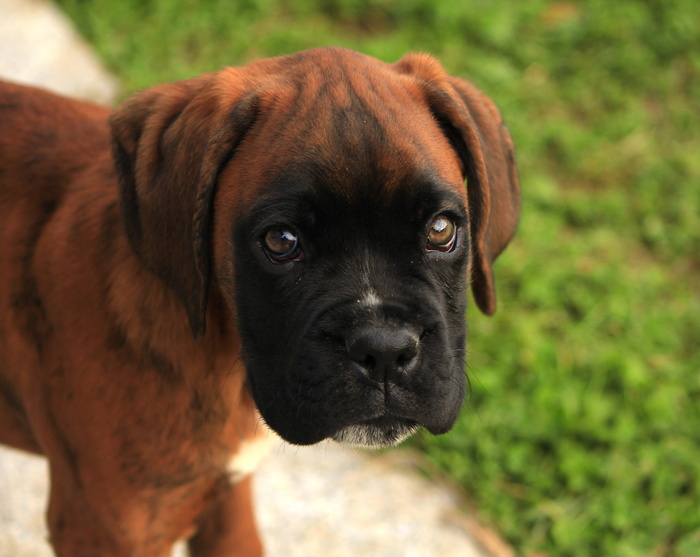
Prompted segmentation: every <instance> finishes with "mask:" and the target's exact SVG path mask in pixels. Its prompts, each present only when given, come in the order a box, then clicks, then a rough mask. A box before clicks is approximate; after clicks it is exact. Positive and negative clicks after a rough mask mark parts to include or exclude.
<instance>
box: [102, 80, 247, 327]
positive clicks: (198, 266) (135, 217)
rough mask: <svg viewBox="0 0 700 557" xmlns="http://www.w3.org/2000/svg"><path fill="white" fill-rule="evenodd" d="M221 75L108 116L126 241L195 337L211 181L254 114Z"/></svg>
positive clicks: (151, 95)
mask: <svg viewBox="0 0 700 557" xmlns="http://www.w3.org/2000/svg"><path fill="white" fill-rule="evenodd" d="M232 71H233V70H231V71H230V73H231V72H232ZM224 77H226V78H227V79H228V80H229V81H231V80H233V82H234V84H235V76H233V78H232V76H231V75H225V76H224ZM224 77H222V75H221V74H212V75H205V76H201V77H197V78H194V79H190V80H186V81H180V82H176V83H171V84H166V85H160V86H157V87H153V88H151V89H147V90H145V91H142V92H140V93H137V94H136V95H134V96H133V97H131V98H130V99H128V100H127V101H125V102H124V103H123V104H122V105H121V106H119V107H118V108H117V109H116V110H115V111H114V112H113V114H112V117H111V119H110V124H111V127H112V135H113V155H114V160H115V166H116V170H117V174H118V175H119V181H120V198H121V208H122V215H123V219H124V223H125V226H126V232H127V235H128V237H129V241H130V243H131V245H132V247H133V249H134V251H135V252H136V254H137V255H138V257H139V258H140V260H141V261H142V262H143V264H144V265H145V266H146V268H148V269H149V270H150V271H152V272H153V273H154V274H155V275H157V276H158V277H159V278H160V279H161V280H162V281H163V282H164V283H165V284H166V285H167V286H168V287H169V288H170V289H171V290H172V291H173V292H175V294H176V295H177V296H178V298H179V299H180V300H181V301H182V303H183V305H184V306H185V309H186V310H187V315H188V317H189V321H190V326H191V328H192V332H193V334H194V336H195V337H196V338H200V337H201V336H202V335H203V334H204V330H205V327H206V306H207V294H208V287H209V276H210V253H209V252H210V234H211V230H210V229H211V215H212V204H213V198H214V189H215V185H216V182H217V179H218V176H219V173H220V171H221V170H222V168H223V167H224V166H225V164H226V163H227V162H228V160H229V159H230V158H231V156H232V155H233V152H234V151H235V149H236V147H237V145H238V144H239V143H240V141H241V140H242V139H243V137H244V136H245V133H246V131H247V130H248V129H249V128H250V126H251V125H252V124H253V122H254V121H255V118H256V114H257V104H256V102H255V99H254V98H253V97H252V96H245V94H244V92H242V91H237V89H236V87H235V86H231V84H230V83H225V84H222V83H219V81H221V80H222V79H224ZM241 81H243V80H241ZM238 89H241V87H240V86H239V87H238Z"/></svg>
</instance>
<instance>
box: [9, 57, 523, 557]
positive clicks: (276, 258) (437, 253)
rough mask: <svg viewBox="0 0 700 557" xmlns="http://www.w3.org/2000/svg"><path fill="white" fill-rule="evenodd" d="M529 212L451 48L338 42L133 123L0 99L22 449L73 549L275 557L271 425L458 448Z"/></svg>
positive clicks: (146, 96) (134, 107) (143, 95)
mask: <svg viewBox="0 0 700 557" xmlns="http://www.w3.org/2000/svg"><path fill="white" fill-rule="evenodd" d="M519 205H520V190H519V184H518V178H517V174H516V167H515V160H514V154H513V146H512V142H511V138H510V135H509V133H508V131H507V129H506V128H505V126H504V125H503V122H502V120H501V117H500V115H499V113H498V111H497V109H496V108H495V107H494V105H493V104H492V102H491V101H490V100H489V99H488V98H487V97H486V96H484V95H483V94H482V93H480V92H479V91H478V90H477V89H476V88H474V86H473V85H471V84H470V83H468V82H466V81H463V80H461V79H458V78H453V77H450V76H449V75H447V74H446V73H445V71H444V70H443V69H442V68H441V66H440V64H439V63H438V62H437V61H436V60H435V59H433V58H431V57H430V56H428V55H416V54H409V55H407V56H406V57H404V58H403V59H402V60H400V61H399V62H397V63H395V64H385V63H383V62H380V61H378V60H375V59H373V58H370V57H367V56H363V55H361V54H358V53H355V52H352V51H349V50H343V49H338V48H323V49H315V50H310V51H307V52H302V53H299V54H295V55H292V56H286V57H282V58H273V59H269V60H262V61H259V62H255V63H252V64H249V65H247V66H243V67H239V68H225V69H223V70H221V71H220V72H218V73H214V74H209V75H203V76H200V77H196V78H194V79H190V80H186V81H181V82H177V83H172V84H166V85H159V86H156V87H154V88H151V89H147V90H145V91H142V92H140V93H137V94H136V95H135V96H133V97H132V98H131V99H129V100H127V101H126V102H125V103H123V104H122V105H121V106H120V107H119V108H117V109H116V110H115V111H113V112H112V113H111V114H110V111H109V110H107V109H105V108H101V107H98V106H94V105H92V104H88V103H84V102H79V101H74V100H69V99H65V98H62V97H58V96H56V95H53V94H50V93H47V92H44V91H40V90H37V89H32V88H27V87H22V86H19V85H12V84H9V83H5V84H2V85H0V440H1V441H3V442H5V443H8V444H10V445H12V446H15V447H19V448H21V449H25V450H28V451H32V452H35V453H40V454H44V455H46V456H47V457H48V459H49V465H50V479H51V493H50V503H49V509H48V521H49V530H50V534H51V543H52V544H53V547H54V549H55V552H56V554H57V555H59V556H61V557H81V556H95V555H99V556H101V557H117V556H119V557H122V556H123V557H126V556H130V557H146V556H148V557H154V556H165V555H169V552H170V550H171V546H172V544H173V543H174V542H175V541H177V540H179V539H183V538H189V544H190V549H191V552H192V554H193V555H195V556H224V555H226V556H232V555H236V556H254V555H260V554H261V551H262V550H261V543H260V540H259V537H258V534H257V533H256V527H255V521H254V517H253V514H252V510H251V494H250V476H249V472H250V471H251V469H252V468H253V465H252V464H253V463H251V462H250V458H249V456H250V455H251V454H252V453H251V451H255V450H256V448H255V443H256V442H257V441H259V440H261V439H263V440H264V439H266V438H268V437H270V435H269V434H268V429H267V428H268V427H269V428H271V429H272V430H274V431H275V432H277V433H278V434H279V435H280V436H281V437H283V438H284V439H286V440H287V441H289V442H291V443H295V444H300V445H305V444H312V443H318V442H320V441H323V440H325V439H334V440H336V441H340V442H344V443H351V444H354V445H363V446H384V445H392V444H394V443H398V442H399V441H401V440H402V439H404V438H406V437H407V436H409V435H410V434H412V433H413V432H415V431H416V430H417V429H418V428H419V427H424V428H426V429H427V430H428V431H430V432H431V433H434V434H440V433H445V432H446V431H448V430H449V429H450V428H451V427H452V425H453V424H454V422H455V420H456V418H457V415H458V413H459V410H460V407H461V405H462V401H463V398H464V393H465V360H466V357H465V338H466V332H465V331H466V330H465V309H466V306H467V289H468V283H469V278H470V277H471V282H472V285H473V294H474V298H475V300H476V303H477V305H478V306H479V308H480V309H481V310H482V311H483V312H485V313H487V314H491V313H492V312H493V311H494V309H495V294H494V284H493V271H492V263H493V261H494V259H495V258H496V257H497V256H498V254H499V253H500V252H501V251H502V250H503V249H504V247H505V246H506V244H507V243H508V242H509V240H510V238H511V236H512V235H513V233H514V231H515V228H516V223H517V219H518V213H519ZM260 416H262V420H261V419H260Z"/></svg>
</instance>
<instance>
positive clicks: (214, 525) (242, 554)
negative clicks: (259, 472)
mask: <svg viewBox="0 0 700 557" xmlns="http://www.w3.org/2000/svg"><path fill="white" fill-rule="evenodd" d="M251 480H252V476H250V475H249V476H247V477H246V478H244V479H242V480H241V481H240V482H238V483H236V484H234V485H233V486H231V487H229V488H227V489H226V491H225V492H223V493H222V494H221V495H220V496H219V497H218V498H217V499H216V501H215V502H214V503H213V505H212V507H210V508H209V509H207V511H206V513H205V514H204V515H203V516H202V518H201V521H200V523H199V528H198V530H197V534H195V536H193V537H192V538H191V539H190V540H189V547H190V554H191V556H192V557H261V555H262V554H263V550H262V543H261V542H260V537H259V535H258V528H257V525H256V523H255V516H254V514H253V495H252V487H251V484H252V481H251Z"/></svg>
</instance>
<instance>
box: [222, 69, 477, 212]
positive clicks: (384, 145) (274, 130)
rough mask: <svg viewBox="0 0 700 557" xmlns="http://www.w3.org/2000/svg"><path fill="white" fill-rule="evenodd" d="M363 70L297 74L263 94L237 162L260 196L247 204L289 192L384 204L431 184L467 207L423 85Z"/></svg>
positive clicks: (455, 160) (277, 81)
mask: <svg viewBox="0 0 700 557" xmlns="http://www.w3.org/2000/svg"><path fill="white" fill-rule="evenodd" d="M360 61H361V62H362V63H361V64H359V65H352V64H347V63H346V64H330V63H329V64H322V63H321V64H313V65H308V66H307V67H305V71H304V72H300V71H298V69H294V68H292V69H291V70H290V71H287V72H282V74H280V75H277V76H276V77H275V79H274V80H273V82H272V84H271V85H269V86H268V87H267V88H265V89H264V90H261V91H259V93H258V94H259V95H260V97H259V101H258V107H259V108H258V110H259V116H258V118H257V121H256V123H255V125H254V126H253V128H252V129H251V130H250V131H249V132H248V134H247V136H246V138H245V141H243V143H242V145H241V146H240V147H239V149H238V152H237V153H236V155H235V157H234V161H233V166H234V167H237V169H238V170H237V172H238V173H239V174H240V176H239V177H238V178H237V179H236V181H237V182H240V183H242V184H245V187H246V188H248V189H249V191H248V193H252V192H253V190H254V194H255V195H254V196H252V195H246V193H244V192H241V193H242V198H241V201H243V205H245V206H251V204H252V203H254V201H257V200H258V199H259V198H260V197H261V196H262V197H268V196H269V197H275V195H277V194H278V193H279V192H281V191H290V188H291V187H292V186H294V187H295V188H296V189H297V190H299V191H307V189H309V188H310V189H313V188H317V189H318V188H323V189H324V190H330V191H332V192H333V193H334V194H335V196H336V197H338V198H347V199H350V198H359V197H364V198H367V199H368V200H369V199H373V200H377V201H378V200H380V199H381V197H382V195H384V196H385V197H386V198H392V197H395V196H396V195H400V194H401V192H403V193H404V194H408V195H410V190H412V189H413V188H415V187H417V185H426V187H427V189H429V190H436V189H437V190H445V191H451V192H452V193H453V194H454V195H455V196H457V197H460V198H461V200H462V203H463V204H464V203H466V190H465V187H464V180H463V177H462V175H461V166H460V163H459V160H458V157H457V154H456V152H455V151H454V149H453V148H452V146H451V145H450V143H449V141H448V139H447V137H446V136H445V135H444V133H443V132H442V130H441V128H440V125H439V124H438V122H437V120H436V118H435V117H434V116H433V114H432V113H431V111H430V108H429V106H428V104H427V102H426V101H425V99H424V95H423V94H422V91H421V85H420V83H418V82H416V81H415V80H413V79H411V78H410V77H407V76H404V75H401V74H398V73H396V72H394V71H393V70H391V68H390V66H388V65H386V64H384V63H382V62H379V61H376V60H373V59H368V60H367V61H365V60H364V58H360Z"/></svg>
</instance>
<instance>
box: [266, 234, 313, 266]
mask: <svg viewBox="0 0 700 557" xmlns="http://www.w3.org/2000/svg"><path fill="white" fill-rule="evenodd" d="M263 243H264V246H263V247H264V249H265V252H266V253H267V256H268V257H269V258H270V260H271V261H272V262H273V263H284V262H286V261H299V260H300V259H303V256H304V253H303V252H302V251H301V247H300V246H299V238H298V237H297V235H296V233H295V232H294V230H292V229H291V228H286V227H276V228H270V229H269V230H268V231H267V232H266V233H265V237H264V238H263Z"/></svg>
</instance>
